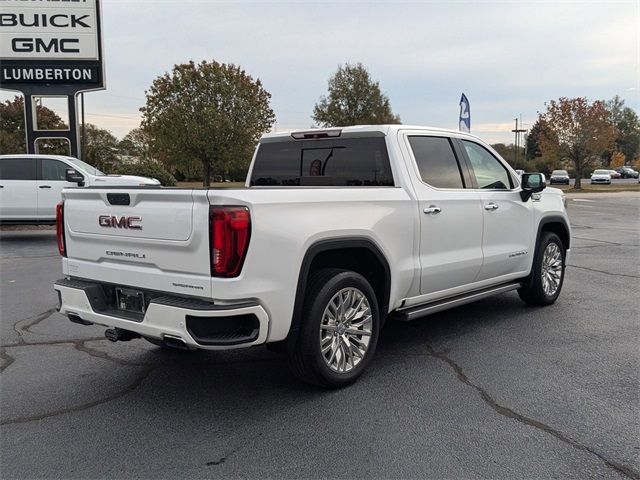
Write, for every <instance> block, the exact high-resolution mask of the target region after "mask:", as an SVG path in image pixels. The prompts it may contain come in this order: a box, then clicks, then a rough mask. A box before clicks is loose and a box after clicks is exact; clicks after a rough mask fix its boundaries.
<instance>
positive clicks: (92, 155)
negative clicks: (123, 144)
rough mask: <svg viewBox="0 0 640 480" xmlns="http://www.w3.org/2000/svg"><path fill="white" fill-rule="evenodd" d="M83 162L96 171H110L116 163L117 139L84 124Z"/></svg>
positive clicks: (101, 130) (90, 125)
mask: <svg viewBox="0 0 640 480" xmlns="http://www.w3.org/2000/svg"><path fill="white" fill-rule="evenodd" d="M83 160H84V161H85V162H87V163H89V164H91V165H93V166H94V167H96V168H97V169H98V170H103V171H106V172H110V171H112V170H113V169H114V168H115V165H116V164H117V163H118V139H117V138H116V137H114V136H113V134H112V133H111V132H110V131H109V130H105V129H103V128H98V127H96V126H95V125H93V124H91V123H87V124H85V140H84V158H83Z"/></svg>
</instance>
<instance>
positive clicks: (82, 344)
mask: <svg viewBox="0 0 640 480" xmlns="http://www.w3.org/2000/svg"><path fill="white" fill-rule="evenodd" d="M100 340H104V339H102V338H101V339H100ZM89 341H91V340H90V339H89V340H82V341H76V342H73V344H74V348H75V349H76V350H78V351H80V352H84V353H86V354H87V355H91V356H92V357H96V358H102V359H104V360H109V361H111V362H115V363H117V364H120V365H124V366H127V367H146V366H148V364H146V363H137V362H130V361H128V360H123V359H121V358H117V357H112V356H111V355H109V354H108V353H107V352H103V351H102V350H96V349H95V348H91V347H89V346H87V342H89Z"/></svg>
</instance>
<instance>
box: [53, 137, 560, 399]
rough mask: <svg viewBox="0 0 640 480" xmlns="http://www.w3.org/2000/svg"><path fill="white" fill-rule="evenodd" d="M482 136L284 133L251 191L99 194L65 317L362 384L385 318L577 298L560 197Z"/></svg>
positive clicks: (69, 215)
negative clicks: (572, 292)
mask: <svg viewBox="0 0 640 480" xmlns="http://www.w3.org/2000/svg"><path fill="white" fill-rule="evenodd" d="M545 186H546V185H545V179H544V176H543V175H542V174H537V173H532V174H523V175H522V177H520V176H519V175H517V174H516V173H515V171H514V170H512V169H511V168H510V167H509V165H508V164H507V163H506V162H505V161H504V160H503V159H502V158H500V156H499V155H498V154H497V153H496V152H495V151H494V150H493V149H491V147H489V146H488V145H487V144H485V143H484V142H483V141H482V140H480V139H478V138H477V137H474V136H472V135H469V134H465V133H460V132H455V131H446V130H440V129H434V128H426V127H411V126H404V125H391V126H358V127H346V128H335V129H327V130H311V131H300V132H294V133H291V134H289V133H286V134H285V133H276V134H268V135H265V136H264V137H262V139H261V140H260V142H259V145H258V147H257V149H256V152H255V155H254V158H253V162H252V165H251V168H250V170H249V174H248V177H247V181H246V185H245V187H244V188H239V189H208V190H205V189H181V188H162V187H128V188H127V187H89V188H70V189H65V190H64V191H63V203H61V204H60V205H59V206H58V209H57V235H58V247H59V250H60V253H61V254H62V256H63V260H62V268H63V273H64V278H63V279H61V280H59V281H58V282H56V284H55V289H56V290H57V291H58V294H59V300H60V305H59V309H60V312H62V313H63V314H65V315H67V316H68V317H69V319H70V320H71V321H73V322H75V323H79V324H97V325H104V326H107V327H109V328H108V330H107V331H106V336H107V338H109V339H110V340H113V341H118V340H131V339H133V338H140V337H143V338H145V339H147V340H149V341H150V342H152V343H154V344H157V345H160V346H162V347H174V348H182V349H186V350H195V349H225V348H240V347H248V346H253V345H262V344H265V343H270V344H273V345H274V346H277V347H278V349H281V350H283V351H285V352H286V354H287V356H288V358H289V363H290V365H291V368H292V371H293V372H294V373H295V374H296V376H298V377H299V378H301V379H303V380H305V381H307V382H311V383H314V384H317V385H321V386H324V387H339V386H343V385H346V384H348V383H350V382H352V381H354V380H355V379H356V378H357V377H358V376H359V375H360V374H361V373H362V372H363V370H364V369H365V368H366V366H367V364H368V363H369V362H370V361H371V358H372V356H373V354H374V351H375V348H376V342H377V340H378V336H379V335H380V331H381V329H382V326H383V324H384V322H385V319H386V318H387V317H388V316H389V315H390V314H393V315H394V316H395V317H397V318H399V319H401V320H413V319H415V318H418V317H422V316H425V315H428V314H431V313H434V312H438V311H441V310H444V309H448V308H452V307H455V306H458V305H461V304H464V303H468V302H471V301H474V300H478V299H482V298H486V297H488V296H491V295H496V294H500V293H503V292H507V291H510V290H517V291H518V293H519V295H520V297H521V298H522V300H524V301H525V302H526V303H528V304H532V305H548V304H551V303H553V302H554V301H555V300H556V299H557V298H558V295H559V294H560V290H561V288H562V282H563V278H564V271H565V266H566V264H567V261H568V256H569V247H570V242H571V233H570V227H569V220H568V218H567V213H566V210H565V205H564V196H563V194H562V192H561V191H560V190H557V189H553V188H546V189H545Z"/></svg>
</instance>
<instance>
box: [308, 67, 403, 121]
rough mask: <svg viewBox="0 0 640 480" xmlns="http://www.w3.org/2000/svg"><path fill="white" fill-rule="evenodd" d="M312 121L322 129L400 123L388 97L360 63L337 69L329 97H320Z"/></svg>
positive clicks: (331, 79) (331, 80) (330, 80)
mask: <svg viewBox="0 0 640 480" xmlns="http://www.w3.org/2000/svg"><path fill="white" fill-rule="evenodd" d="M312 118H313V121H314V122H315V123H316V124H318V125H320V126H322V127H336V126H340V125H343V126H346V125H381V124H387V123H400V117H399V116H397V115H395V114H394V113H393V112H392V111H391V104H390V102H389V98H388V97H387V96H386V95H384V94H383V93H382V92H381V91H380V85H379V83H378V82H374V81H373V80H372V79H371V76H370V75H369V72H368V71H367V69H366V67H365V66H364V65H362V64H361V63H357V64H356V65H351V64H349V63H346V64H344V65H343V66H339V67H338V71H337V72H336V73H335V74H334V75H333V76H332V77H331V78H330V79H329V91H328V95H327V96H326V97H325V96H322V97H320V101H319V102H318V103H317V104H316V105H315V107H314V108H313V117H312Z"/></svg>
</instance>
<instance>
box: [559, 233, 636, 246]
mask: <svg viewBox="0 0 640 480" xmlns="http://www.w3.org/2000/svg"><path fill="white" fill-rule="evenodd" d="M571 238H572V239H573V238H576V239H578V240H587V241H589V242H599V243H606V244H607V245H615V246H616V247H624V246H625V244H624V243H619V242H612V241H610V240H598V239H597V238H586V237H576V236H575V235H572V236H571Z"/></svg>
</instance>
